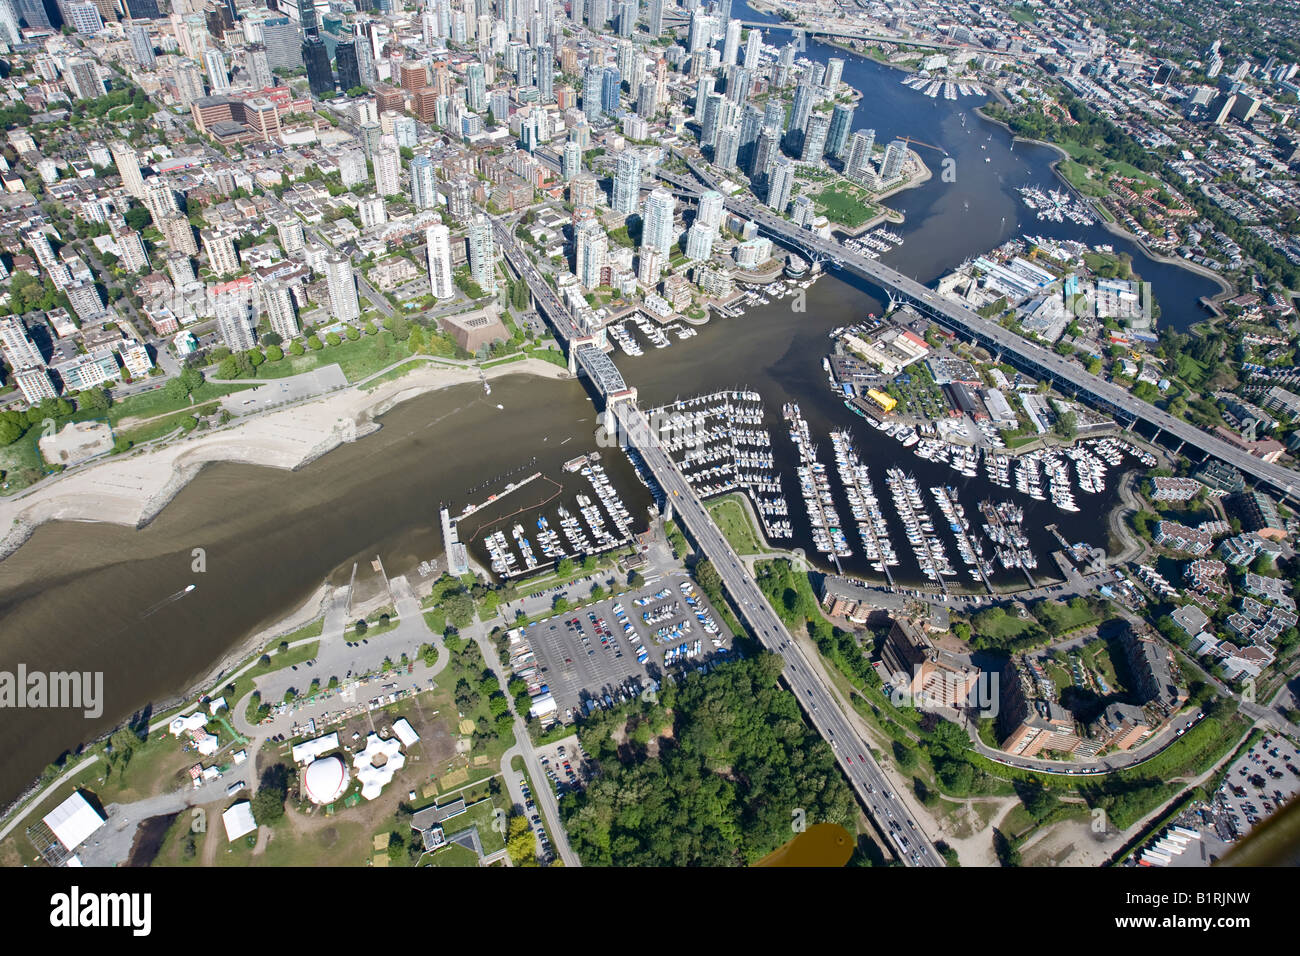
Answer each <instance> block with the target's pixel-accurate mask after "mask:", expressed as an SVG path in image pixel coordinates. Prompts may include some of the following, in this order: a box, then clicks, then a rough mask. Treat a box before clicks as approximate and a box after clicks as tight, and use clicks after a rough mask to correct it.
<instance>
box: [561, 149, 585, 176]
mask: <svg viewBox="0 0 1300 956" xmlns="http://www.w3.org/2000/svg"><path fill="white" fill-rule="evenodd" d="M560 169H561V170H562V172H561V175H562V176H563V177H564V180H565V181H566V182H568V181H569V180H571V179H573V177H574V176H576V175H578V173H580V172H582V147H581V146H579V145H578V144H577V143H575V142H574V141H573V140H567V141H566V142H565V144H564V153H563V155H562V157H561V164H560Z"/></svg>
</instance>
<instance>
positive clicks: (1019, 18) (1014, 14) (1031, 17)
mask: <svg viewBox="0 0 1300 956" xmlns="http://www.w3.org/2000/svg"><path fill="white" fill-rule="evenodd" d="M1007 13H1009V14H1011V19H1012V20H1015V21H1016V23H1033V22H1034V21H1035V20H1037V19H1038V15H1037V14H1036V13H1034V11H1033V10H1031V9H1030V8H1029V7H1028V6H1022V5H1021V4H1016V5H1015V6H1014V7H1012V8H1011V9H1010V10H1008V11H1007Z"/></svg>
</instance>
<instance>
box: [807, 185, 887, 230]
mask: <svg viewBox="0 0 1300 956" xmlns="http://www.w3.org/2000/svg"><path fill="white" fill-rule="evenodd" d="M813 202H814V203H815V204H816V206H817V211H818V212H820V213H822V214H823V215H825V216H826V218H828V219H830V220H831V221H833V222H837V223H839V224H840V225H842V226H848V227H849V228H850V229H856V228H857V227H858V226H861V225H862V224H863V223H865V222H866V221H867V220H869V219H871V217H872V216H875V215H876V214H877V213H879V211H880V210H879V207H877V206H876V205H875V204H874V203H872V202H870V201H869V200H868V199H867V191H866V190H865V189H862V188H861V187H859V186H854V185H853V184H852V183H849V182H847V181H845V180H840V181H838V182H834V183H831V185H829V186H827V187H826V188H825V189H823V190H822V191H821V192H820V193H818V194H817V195H816V196H814V197H813Z"/></svg>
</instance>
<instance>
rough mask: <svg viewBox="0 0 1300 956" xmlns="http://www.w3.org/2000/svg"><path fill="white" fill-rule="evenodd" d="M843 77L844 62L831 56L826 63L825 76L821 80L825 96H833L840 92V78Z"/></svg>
mask: <svg viewBox="0 0 1300 956" xmlns="http://www.w3.org/2000/svg"><path fill="white" fill-rule="evenodd" d="M843 75H844V61H843V60H842V59H841V58H840V57H838V56H833V57H831V58H830V59H829V60H827V61H826V75H825V76H824V77H823V78H822V87H823V88H824V89H825V90H826V95H827V96H834V95H835V94H836V93H838V92H839V91H840V77H842V76H843Z"/></svg>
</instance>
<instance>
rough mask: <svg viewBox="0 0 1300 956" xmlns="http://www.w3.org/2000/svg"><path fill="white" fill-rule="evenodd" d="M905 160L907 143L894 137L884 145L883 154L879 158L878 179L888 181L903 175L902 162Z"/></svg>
mask: <svg viewBox="0 0 1300 956" xmlns="http://www.w3.org/2000/svg"><path fill="white" fill-rule="evenodd" d="M906 160H907V144H906V143H904V142H903V141H902V140H901V139H896V140H894V141H893V142H892V143H890V144H889V145H888V146H886V147H885V155H884V156H883V157H882V158H881V160H880V180H881V182H886V183H887V182H889V181H890V180H893V179H897V178H898V177H899V176H901V175H903V163H904V162H905V161H906Z"/></svg>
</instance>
